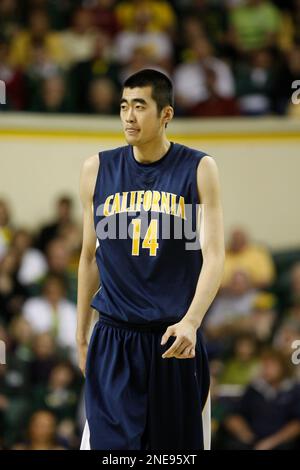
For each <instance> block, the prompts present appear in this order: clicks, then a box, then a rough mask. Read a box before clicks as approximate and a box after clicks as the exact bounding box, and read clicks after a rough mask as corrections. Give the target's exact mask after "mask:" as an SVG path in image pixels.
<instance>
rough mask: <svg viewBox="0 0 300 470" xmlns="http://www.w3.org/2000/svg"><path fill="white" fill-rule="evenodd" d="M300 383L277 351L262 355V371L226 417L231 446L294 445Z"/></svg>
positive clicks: (297, 432) (298, 433)
mask: <svg viewBox="0 0 300 470" xmlns="http://www.w3.org/2000/svg"><path fill="white" fill-rule="evenodd" d="M299 401H300V386H299V384H296V383H295V381H294V379H293V370H292V369H291V363H290V362H288V361H286V359H285V358H284V357H283V356H282V355H281V354H280V353H279V352H276V351H272V350H271V351H267V352H265V353H264V354H263V355H262V358H261V375H260V377H259V378H258V379H256V380H255V381H253V382H252V384H251V385H249V387H248V388H247V390H246V391H245V393H244V394H243V396H242V398H241V400H240V402H239V404H238V405H237V406H236V407H234V409H233V410H232V412H231V414H230V415H229V416H228V417H227V418H226V420H225V426H226V428H227V430H228V431H229V432H230V434H231V439H230V440H229V442H227V448H230V449H235V450H236V449H256V450H271V449H293V448H294V447H295V444H296V440H297V438H299V436H300V407H299Z"/></svg>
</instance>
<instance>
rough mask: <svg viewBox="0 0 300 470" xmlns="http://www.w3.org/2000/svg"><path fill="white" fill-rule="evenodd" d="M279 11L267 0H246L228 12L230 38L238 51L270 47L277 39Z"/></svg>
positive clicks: (245, 51)
mask: <svg viewBox="0 0 300 470" xmlns="http://www.w3.org/2000/svg"><path fill="white" fill-rule="evenodd" d="M280 22H281V18H280V13H279V11H278V9H277V8H276V7H275V6H274V5H273V4H272V3H271V2H270V1H268V0H247V1H246V2H245V3H244V2H243V3H242V4H241V5H239V6H237V7H236V8H233V9H232V10H231V14H230V40H231V43H232V45H233V46H234V48H235V49H236V50H237V51H238V52H239V53H242V54H243V53H247V52H249V51H253V50H256V49H261V48H265V47H272V46H274V45H275V44H276V43H277V41H278V33H279V31H280Z"/></svg>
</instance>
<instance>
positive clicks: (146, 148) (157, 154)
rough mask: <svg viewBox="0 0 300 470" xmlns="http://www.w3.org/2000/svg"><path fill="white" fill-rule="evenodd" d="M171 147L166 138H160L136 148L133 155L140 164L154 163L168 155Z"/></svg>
mask: <svg viewBox="0 0 300 470" xmlns="http://www.w3.org/2000/svg"><path fill="white" fill-rule="evenodd" d="M170 145H171V143H170V141H169V140H168V139H167V137H166V136H164V137H163V138H161V137H160V138H159V139H157V140H151V142H147V143H146V144H144V145H139V146H134V147H133V155H134V158H135V159H136V160H137V161H138V162H139V163H153V162H155V161H157V160H159V159H160V158H162V157H163V156H164V155H165V154H166V153H167V151H168V150H169V148H170Z"/></svg>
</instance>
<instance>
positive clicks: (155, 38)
mask: <svg viewBox="0 0 300 470" xmlns="http://www.w3.org/2000/svg"><path fill="white" fill-rule="evenodd" d="M152 15H153V12H152V11H151V8H150V6H149V7H148V8H143V9H138V10H137V11H136V12H135V16H134V27H133V28H131V29H128V30H127V29H125V30H123V31H121V32H120V33H119V34H118V35H117V37H116V39H115V52H114V53H115V58H116V60H117V61H118V62H119V63H120V64H122V65H125V64H128V63H129V61H130V60H131V57H132V54H133V51H134V50H135V49H136V47H138V46H139V47H143V48H144V50H146V51H147V56H148V57H150V58H151V59H152V61H153V62H154V63H156V64H157V65H160V66H163V67H168V65H169V64H170V62H171V61H172V55H173V46H172V42H171V39H170V37H169V35H168V34H167V33H165V32H164V31H152V30H151V22H152Z"/></svg>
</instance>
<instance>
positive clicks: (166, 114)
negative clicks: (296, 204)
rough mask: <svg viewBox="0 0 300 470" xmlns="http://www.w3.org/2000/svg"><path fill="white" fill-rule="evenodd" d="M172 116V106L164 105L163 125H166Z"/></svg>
mask: <svg viewBox="0 0 300 470" xmlns="http://www.w3.org/2000/svg"><path fill="white" fill-rule="evenodd" d="M173 116H174V109H173V108H172V106H166V107H165V108H164V109H163V121H164V123H165V127H167V125H168V123H169V122H170V121H171V120H172V118H173Z"/></svg>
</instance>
